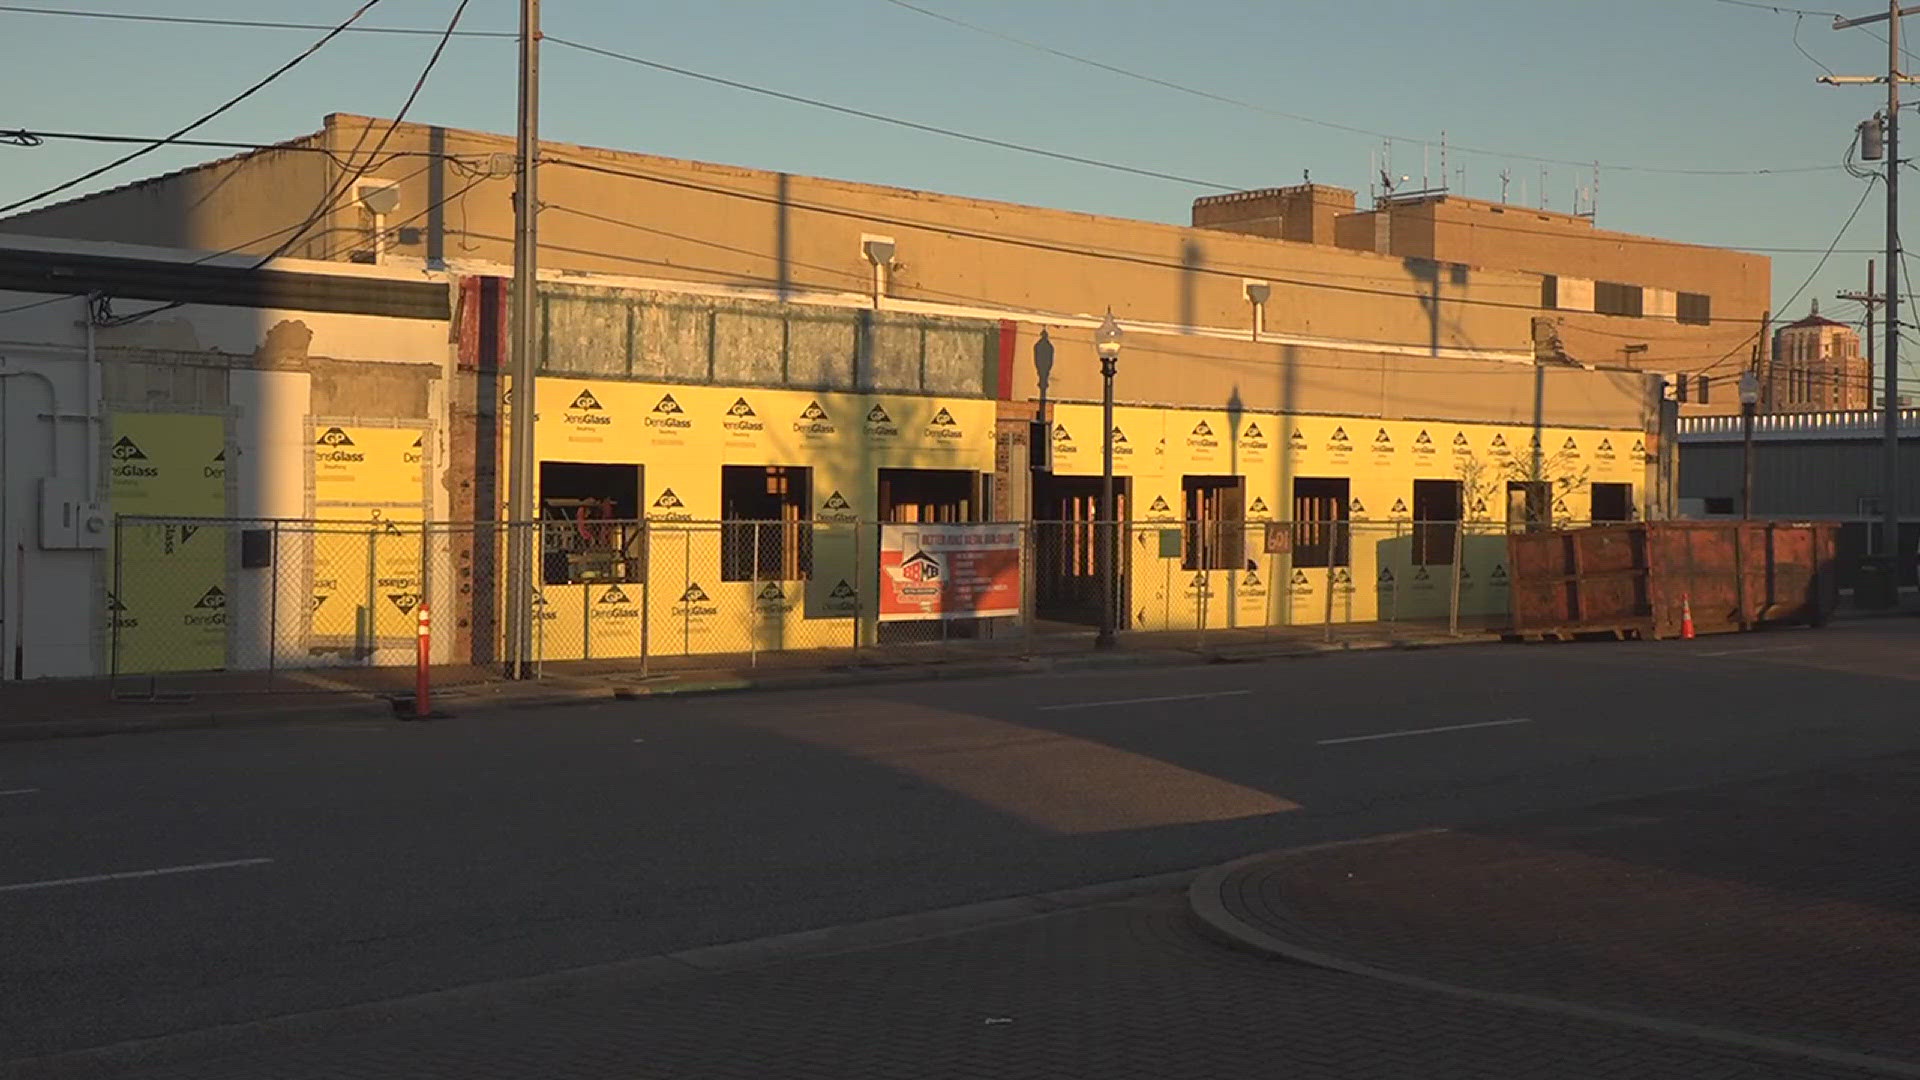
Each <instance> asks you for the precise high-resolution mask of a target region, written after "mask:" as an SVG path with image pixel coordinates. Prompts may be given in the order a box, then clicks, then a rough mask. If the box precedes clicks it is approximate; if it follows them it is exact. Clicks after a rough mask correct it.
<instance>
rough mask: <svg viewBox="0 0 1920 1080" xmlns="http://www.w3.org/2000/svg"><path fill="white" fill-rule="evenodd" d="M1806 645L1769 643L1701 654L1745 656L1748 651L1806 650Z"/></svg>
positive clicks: (1702, 654)
mask: <svg viewBox="0 0 1920 1080" xmlns="http://www.w3.org/2000/svg"><path fill="white" fill-rule="evenodd" d="M1807 649H1808V646H1806V645H1769V646H1766V647H1764V648H1759V649H1721V650H1719V651H1717V652H1703V653H1701V654H1700V655H1701V656H1745V655H1747V654H1748V653H1769V652H1805V651H1806V650H1807Z"/></svg>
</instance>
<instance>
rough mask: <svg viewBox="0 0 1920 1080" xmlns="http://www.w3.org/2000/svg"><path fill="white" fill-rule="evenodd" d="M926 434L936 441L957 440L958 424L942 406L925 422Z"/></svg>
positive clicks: (958, 435)
mask: <svg viewBox="0 0 1920 1080" xmlns="http://www.w3.org/2000/svg"><path fill="white" fill-rule="evenodd" d="M927 434H928V435H930V436H932V437H933V438H936V439H958V438H960V437H961V431H960V422H959V421H957V420H955V419H954V418H953V414H952V413H950V412H948V411H947V410H946V408H945V407H944V406H943V407H942V408H941V409H940V411H939V412H937V413H934V414H933V419H931V420H929V421H927Z"/></svg>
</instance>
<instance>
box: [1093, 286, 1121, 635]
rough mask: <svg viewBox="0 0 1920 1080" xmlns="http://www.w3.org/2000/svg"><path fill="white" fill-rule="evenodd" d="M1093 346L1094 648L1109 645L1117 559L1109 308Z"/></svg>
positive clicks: (1113, 332) (1115, 346) (1115, 343)
mask: <svg viewBox="0 0 1920 1080" xmlns="http://www.w3.org/2000/svg"><path fill="white" fill-rule="evenodd" d="M1093 343H1094V348H1095V349H1096V350H1097V351H1098V352H1099V353H1100V379H1101V382H1102V384H1103V389H1102V393H1101V399H1100V400H1101V404H1102V405H1103V407H1104V409H1103V415H1104V419H1103V422H1102V424H1101V427H1100V430H1101V434H1102V437H1101V439H1100V447H1101V452H1100V525H1099V528H1098V530H1097V532H1098V535H1099V540H1100V633H1099V634H1098V635H1097V636H1095V637H1094V639H1093V644H1094V647H1095V648H1097V649H1111V648H1113V632H1114V627H1115V625H1116V624H1117V621H1118V620H1116V619H1115V618H1114V601H1115V599H1116V598H1115V596H1114V591H1115V586H1114V571H1115V568H1116V566H1117V564H1118V563H1119V561H1120V552H1119V550H1118V549H1119V544H1118V540H1119V538H1120V530H1119V521H1118V514H1117V513H1116V511H1115V509H1114V505H1113V373H1114V369H1115V367H1116V366H1118V364H1119V363H1120V324H1119V323H1117V322H1114V321H1113V309H1112V308H1108V309H1107V317H1106V318H1105V319H1103V320H1101V323H1100V329H1098V330H1096V331H1094V335H1093Z"/></svg>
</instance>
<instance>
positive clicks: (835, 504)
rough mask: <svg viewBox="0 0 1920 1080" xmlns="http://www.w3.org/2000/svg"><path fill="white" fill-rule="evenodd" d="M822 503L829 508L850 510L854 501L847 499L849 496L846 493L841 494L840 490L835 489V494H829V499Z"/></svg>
mask: <svg viewBox="0 0 1920 1080" xmlns="http://www.w3.org/2000/svg"><path fill="white" fill-rule="evenodd" d="M820 505H821V506H822V507H824V508H826V509H828V510H848V509H851V508H852V506H853V504H852V503H850V502H848V501H847V497H846V496H845V495H842V494H840V493H839V492H838V491H835V492H834V493H833V494H831V495H829V496H827V501H826V502H824V503H821V504H820Z"/></svg>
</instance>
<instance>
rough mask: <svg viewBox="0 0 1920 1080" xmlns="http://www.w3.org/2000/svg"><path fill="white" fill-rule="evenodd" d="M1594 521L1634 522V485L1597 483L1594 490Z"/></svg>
mask: <svg viewBox="0 0 1920 1080" xmlns="http://www.w3.org/2000/svg"><path fill="white" fill-rule="evenodd" d="M1591 497H1592V499H1593V509H1592V512H1591V513H1590V514H1589V520H1592V521H1632V520H1633V485H1632V484H1612V483H1596V484H1594V485H1593V488H1592V496H1591Z"/></svg>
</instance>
